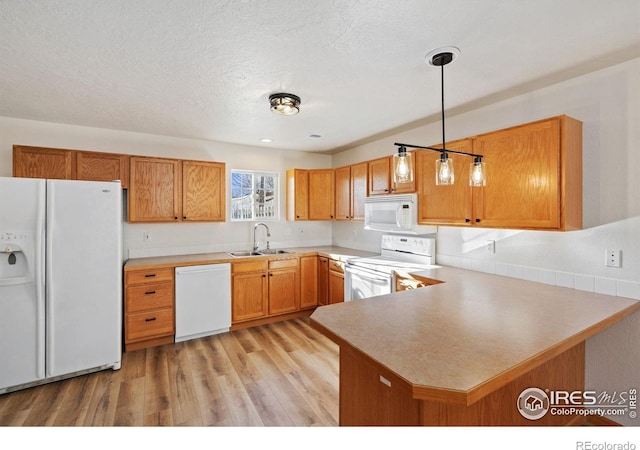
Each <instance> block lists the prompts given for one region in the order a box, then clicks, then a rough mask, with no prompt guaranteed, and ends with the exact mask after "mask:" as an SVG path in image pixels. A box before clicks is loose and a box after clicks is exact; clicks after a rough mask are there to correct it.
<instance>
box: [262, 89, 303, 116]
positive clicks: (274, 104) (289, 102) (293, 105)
mask: <svg viewBox="0 0 640 450" xmlns="http://www.w3.org/2000/svg"><path fill="white" fill-rule="evenodd" d="M269 104H270V105H271V112H273V113H276V114H281V115H283V116H292V115H294V114H298V113H299V112H300V97H298V96H297V95H293V94H285V93H283V92H280V93H277V94H271V95H270V96H269Z"/></svg>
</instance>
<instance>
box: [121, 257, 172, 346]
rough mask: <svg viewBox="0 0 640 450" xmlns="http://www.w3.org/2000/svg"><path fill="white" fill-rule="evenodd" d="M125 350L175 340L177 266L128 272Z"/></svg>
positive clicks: (126, 277) (126, 281)
mask: <svg viewBox="0 0 640 450" xmlns="http://www.w3.org/2000/svg"><path fill="white" fill-rule="evenodd" d="M124 291H125V295H124V312H125V317H124V343H125V351H132V350H138V349H141V348H147V347H153V346H156V345H163V344H168V343H171V342H173V341H174V335H175V322H174V276H173V268H163V269H145V270H135V271H128V272H125V286H124Z"/></svg>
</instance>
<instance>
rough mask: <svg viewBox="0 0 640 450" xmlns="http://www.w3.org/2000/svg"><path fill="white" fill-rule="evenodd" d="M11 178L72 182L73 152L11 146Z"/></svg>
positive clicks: (74, 168) (73, 168)
mask: <svg viewBox="0 0 640 450" xmlns="http://www.w3.org/2000/svg"><path fill="white" fill-rule="evenodd" d="M13 176H14V177H23V178H50V179H59V180H73V179H75V176H76V159H75V152H74V151H73V150H64V149H59V148H46V147H28V146H23V145H14V146H13Z"/></svg>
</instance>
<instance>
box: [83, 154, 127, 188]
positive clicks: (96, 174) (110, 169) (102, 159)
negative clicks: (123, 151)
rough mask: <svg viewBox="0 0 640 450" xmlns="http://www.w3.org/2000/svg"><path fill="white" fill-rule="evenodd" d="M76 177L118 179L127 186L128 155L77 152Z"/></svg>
mask: <svg viewBox="0 0 640 450" xmlns="http://www.w3.org/2000/svg"><path fill="white" fill-rule="evenodd" d="M76 178H77V179H78V180H89V181H113V180H120V183H121V184H122V187H123V188H124V189H127V188H128V187H129V156H127V155H120V154H114V153H100V152H82V151H81V152H77V154H76Z"/></svg>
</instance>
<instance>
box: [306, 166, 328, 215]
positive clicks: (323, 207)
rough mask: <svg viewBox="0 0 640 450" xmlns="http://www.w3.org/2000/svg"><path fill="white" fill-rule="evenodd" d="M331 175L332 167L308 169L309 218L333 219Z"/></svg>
mask: <svg viewBox="0 0 640 450" xmlns="http://www.w3.org/2000/svg"><path fill="white" fill-rule="evenodd" d="M333 176H334V175H333V169H312V170H309V220H332V219H333V216H334V205H333V203H334V179H333Z"/></svg>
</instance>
